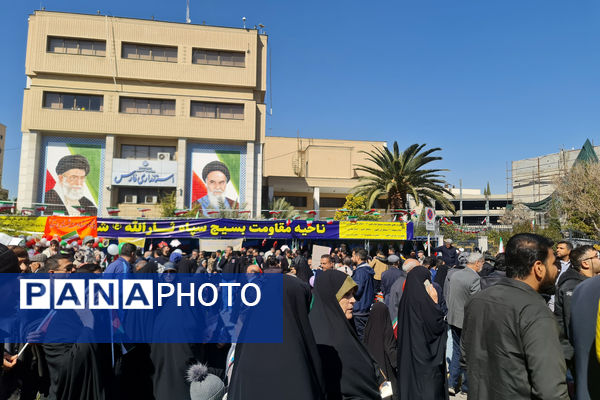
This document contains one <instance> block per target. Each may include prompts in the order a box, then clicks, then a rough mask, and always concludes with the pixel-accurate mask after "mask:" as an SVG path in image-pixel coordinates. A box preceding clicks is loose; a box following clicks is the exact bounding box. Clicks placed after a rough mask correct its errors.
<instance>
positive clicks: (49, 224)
mask: <svg viewBox="0 0 600 400" xmlns="http://www.w3.org/2000/svg"><path fill="white" fill-rule="evenodd" d="M97 226H98V224H97V223H96V217H59V216H51V217H48V220H47V221H46V229H45V230H44V234H45V235H51V236H54V235H58V236H61V237H62V236H64V235H66V234H68V233H71V232H73V231H77V233H78V234H79V237H80V238H83V237H85V236H87V235H91V236H97Z"/></svg>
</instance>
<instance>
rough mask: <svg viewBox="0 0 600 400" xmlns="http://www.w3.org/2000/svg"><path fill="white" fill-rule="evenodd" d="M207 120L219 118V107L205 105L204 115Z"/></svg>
mask: <svg viewBox="0 0 600 400" xmlns="http://www.w3.org/2000/svg"><path fill="white" fill-rule="evenodd" d="M202 114H203V115H202V116H203V117H205V118H217V105H216V104H211V103H205V104H204V112H203V113H202Z"/></svg>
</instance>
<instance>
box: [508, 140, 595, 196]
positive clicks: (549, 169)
mask: <svg viewBox="0 0 600 400" xmlns="http://www.w3.org/2000/svg"><path fill="white" fill-rule="evenodd" d="M584 148H586V150H589V151H590V152H594V153H596V156H597V157H599V158H600V146H592V144H591V143H590V142H589V141H588V142H586V143H585V144H584ZM581 151H582V149H572V150H562V149H561V150H560V151H559V152H558V153H552V154H546V155H542V156H539V157H532V158H526V159H523V160H517V161H512V163H511V176H510V183H511V184H512V193H513V198H514V202H515V204H517V203H535V202H539V201H542V200H544V199H545V198H547V197H548V196H550V195H551V194H552V193H554V190H555V182H556V180H557V179H558V178H559V177H561V176H564V175H565V174H567V172H568V171H569V170H570V169H571V167H572V166H573V164H574V163H575V160H577V157H578V156H579V154H580V153H581Z"/></svg>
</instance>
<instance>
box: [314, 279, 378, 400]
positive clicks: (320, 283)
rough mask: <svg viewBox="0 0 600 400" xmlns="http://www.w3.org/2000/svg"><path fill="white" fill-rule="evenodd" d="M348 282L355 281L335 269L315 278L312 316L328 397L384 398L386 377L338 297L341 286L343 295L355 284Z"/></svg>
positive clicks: (374, 399)
mask: <svg viewBox="0 0 600 400" xmlns="http://www.w3.org/2000/svg"><path fill="white" fill-rule="evenodd" d="M347 279H350V281H347ZM348 282H352V283H354V281H352V278H350V277H348V275H346V274H345V273H343V272H340V271H336V270H328V271H324V272H322V273H320V274H319V277H318V279H315V288H314V295H315V301H314V305H313V309H312V311H311V312H310V316H309V317H310V323H311V325H312V329H313V332H314V333H315V339H316V340H317V347H318V348H319V354H320V355H321V362H322V364H323V373H324V376H325V387H326V391H327V399H328V400H329V399H342V398H344V399H373V400H376V399H377V400H381V396H380V394H379V385H380V384H381V383H382V382H383V377H382V376H381V374H380V373H378V371H379V367H378V366H377V364H376V362H375V361H374V360H373V358H371V356H370V355H369V352H368V351H367V349H366V348H365V346H364V345H363V344H362V343H361V342H360V340H359V339H358V336H357V335H356V331H355V330H354V328H353V326H352V324H351V323H350V321H349V320H348V319H346V316H345V315H344V312H343V311H342V308H341V307H340V304H339V300H338V298H337V297H336V295H337V294H338V292H340V289H341V288H342V287H344V289H342V290H341V291H343V292H344V293H341V294H342V295H344V294H345V293H347V292H348V290H352V289H353V287H354V285H356V283H354V284H353V285H348ZM346 288H348V290H346Z"/></svg>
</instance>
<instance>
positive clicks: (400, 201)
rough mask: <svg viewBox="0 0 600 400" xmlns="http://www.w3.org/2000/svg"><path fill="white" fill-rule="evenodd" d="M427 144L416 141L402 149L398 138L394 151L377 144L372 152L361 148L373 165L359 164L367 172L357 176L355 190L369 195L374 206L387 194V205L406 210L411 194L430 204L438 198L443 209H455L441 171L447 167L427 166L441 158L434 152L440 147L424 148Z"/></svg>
mask: <svg viewBox="0 0 600 400" xmlns="http://www.w3.org/2000/svg"><path fill="white" fill-rule="evenodd" d="M424 147H425V144H413V145H411V146H409V147H408V148H407V149H406V150H404V151H403V152H402V153H400V151H399V149H398V142H394V146H393V152H391V151H390V150H389V149H388V148H387V147H382V148H374V149H373V151H372V152H366V151H362V152H361V153H364V154H366V155H367V160H368V161H370V162H371V163H372V164H374V165H372V166H368V165H359V166H357V168H356V170H357V171H360V172H364V173H365V175H362V176H359V177H358V180H359V181H360V182H361V183H360V184H358V185H357V186H356V187H355V188H354V191H355V192H356V194H359V195H363V196H366V197H367V200H368V207H372V206H373V203H375V201H376V200H377V199H379V198H380V197H382V196H387V208H388V209H393V210H405V209H407V208H408V196H409V195H410V196H412V197H413V199H414V200H415V201H416V203H417V205H419V204H421V203H423V204H424V205H426V206H428V207H431V206H433V202H434V201H435V202H437V203H438V204H440V205H441V206H442V207H443V208H444V209H446V210H450V211H452V212H454V206H453V205H452V203H451V202H450V201H449V200H448V199H447V198H446V197H444V195H449V196H453V195H452V193H451V192H450V191H449V190H448V189H446V188H445V187H444V184H446V181H445V180H444V179H443V176H442V175H440V174H439V172H442V171H447V170H445V169H425V168H424V167H425V166H426V165H427V164H429V163H431V162H433V161H438V160H441V159H442V157H436V156H431V154H432V153H434V152H436V151H439V150H441V148H439V147H435V148H432V149H429V150H423V148H424ZM422 150H423V151H422Z"/></svg>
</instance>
